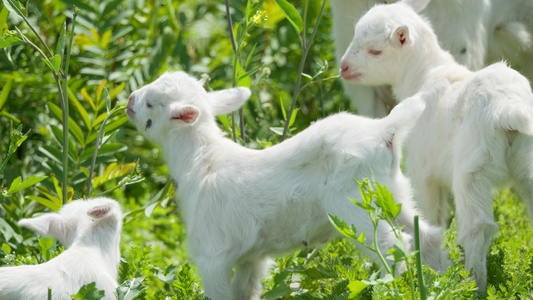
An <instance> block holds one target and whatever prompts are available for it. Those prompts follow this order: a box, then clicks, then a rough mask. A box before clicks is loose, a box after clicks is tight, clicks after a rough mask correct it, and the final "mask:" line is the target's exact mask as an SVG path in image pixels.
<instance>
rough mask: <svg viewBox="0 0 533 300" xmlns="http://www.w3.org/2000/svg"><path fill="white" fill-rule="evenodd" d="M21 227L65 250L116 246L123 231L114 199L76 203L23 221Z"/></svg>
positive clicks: (120, 214) (77, 201) (117, 206)
mask: <svg viewBox="0 0 533 300" xmlns="http://www.w3.org/2000/svg"><path fill="white" fill-rule="evenodd" d="M18 224H19V225H20V226H24V227H26V228H29V229H31V230H33V231H35V232H37V233H39V234H41V235H46V236H51V237H53V238H55V239H58V240H59V241H60V242H61V243H62V244H63V245H64V246H65V247H66V248H69V247H70V246H72V245H73V244H81V245H87V244H89V245H91V246H92V245H95V244H100V245H103V244H106V245H108V244H110V243H117V245H118V243H119V241H120V233H121V229H122V213H121V210H120V206H119V205H118V203H117V202H116V201H115V200H113V199H108V198H94V199H90V200H76V201H72V202H70V203H68V204H66V205H64V206H63V207H62V208H61V210H59V212H57V213H46V214H43V215H40V216H38V217H35V218H32V219H22V220H20V221H19V223H18Z"/></svg>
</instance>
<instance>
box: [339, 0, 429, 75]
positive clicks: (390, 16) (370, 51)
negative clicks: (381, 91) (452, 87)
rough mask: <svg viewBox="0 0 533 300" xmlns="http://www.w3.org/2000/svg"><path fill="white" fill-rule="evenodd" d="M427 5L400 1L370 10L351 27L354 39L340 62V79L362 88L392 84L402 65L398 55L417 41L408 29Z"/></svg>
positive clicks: (425, 3) (422, 2)
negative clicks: (362, 86) (359, 85)
mask: <svg viewBox="0 0 533 300" xmlns="http://www.w3.org/2000/svg"><path fill="white" fill-rule="evenodd" d="M427 3H429V0H418V1H417V0H411V1H405V0H404V1H400V2H398V3H395V4H392V5H381V4H378V5H376V6H374V7H372V8H371V9H370V10H369V11H368V12H367V13H366V14H365V15H364V16H363V17H361V19H360V20H359V22H357V24H356V25H355V34H354V38H353V40H352V42H351V44H350V46H349V47H348V49H347V50H346V52H345V54H344V55H343V57H342V59H341V68H340V73H341V75H342V77H343V78H344V79H345V80H347V81H349V82H352V83H356V84H362V85H383V84H391V83H393V82H392V81H394V78H397V77H399V76H401V73H400V72H401V68H400V65H401V64H402V63H404V62H402V61H401V57H402V56H403V55H401V54H400V53H401V52H402V51H413V47H412V46H413V45H414V42H415V40H416V39H417V36H416V33H414V32H410V30H409V28H410V27H412V26H413V24H414V22H417V21H419V20H420V18H419V16H417V12H419V11H421V10H422V9H424V8H425V6H426V5H427ZM398 11H401V13H398Z"/></svg>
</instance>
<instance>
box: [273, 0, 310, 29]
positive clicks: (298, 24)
mask: <svg viewBox="0 0 533 300" xmlns="http://www.w3.org/2000/svg"><path fill="white" fill-rule="evenodd" d="M275 1H276V3H277V4H278V6H279V7H280V8H281V11H283V14H284V15H285V17H286V18H287V20H289V22H291V24H292V26H294V28H295V29H296V30H297V31H298V32H299V33H301V32H302V30H303V28H304V25H303V21H302V17H301V16H300V14H299V13H298V11H297V10H296V8H295V7H294V5H292V4H290V3H289V2H287V1H286V0H275Z"/></svg>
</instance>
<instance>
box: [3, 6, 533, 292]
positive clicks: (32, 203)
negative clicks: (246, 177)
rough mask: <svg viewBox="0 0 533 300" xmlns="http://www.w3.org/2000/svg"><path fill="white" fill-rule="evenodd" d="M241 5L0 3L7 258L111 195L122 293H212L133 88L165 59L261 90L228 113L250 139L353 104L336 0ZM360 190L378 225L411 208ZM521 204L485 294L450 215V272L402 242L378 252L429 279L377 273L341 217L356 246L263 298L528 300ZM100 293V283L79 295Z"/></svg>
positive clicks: (18, 261)
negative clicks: (43, 227)
mask: <svg viewBox="0 0 533 300" xmlns="http://www.w3.org/2000/svg"><path fill="white" fill-rule="evenodd" d="M229 4H230V6H231V7H229V11H230V15H229V17H230V19H231V20H232V22H233V25H234V27H233V31H230V30H229V29H228V22H227V20H228V16H227V14H226V10H225V7H224V4H223V2H222V1H207V0H191V1H178V0H165V1H163V0H155V1H147V0H135V1H126V0H102V1H88V0H62V1H21V2H19V1H16V0H3V1H2V5H0V35H1V36H0V87H1V90H0V163H1V166H0V244H2V251H0V262H1V265H6V266H16V265H22V264H37V263H42V262H45V261H47V260H50V259H52V258H53V257H55V256H56V255H58V254H59V253H61V251H63V248H62V247H61V246H60V245H58V244H57V243H56V242H52V240H50V239H46V238H39V237H36V236H35V234H34V233H32V232H30V231H29V230H27V229H22V228H20V227H19V226H18V225H17V222H18V221H19V220H20V219H22V218H28V217H32V216H34V215H37V214H40V213H43V212H48V211H55V210H59V209H60V208H61V206H62V205H63V203H65V202H68V201H70V200H71V199H75V198H80V197H93V196H98V195H102V194H105V195H108V196H110V197H113V198H116V199H117V200H118V201H119V202H120V203H121V206H122V208H123V211H124V227H123V234H122V242H121V248H122V257H123V260H122V262H121V264H120V269H119V285H120V287H119V288H118V289H117V293H116V294H117V297H118V299H165V298H167V299H202V298H203V293H202V286H201V281H200V278H199V276H198V272H197V270H196V269H195V266H194V264H192V263H191V261H190V257H189V255H188V253H187V247H186V236H185V233H186V229H185V225H184V224H183V220H182V217H181V215H180V207H179V204H178V203H175V202H173V201H171V199H172V198H173V197H174V195H175V191H176V187H174V185H173V184H172V182H171V180H169V178H168V171H167V168H166V166H165V163H164V161H163V158H162V154H161V151H160V150H159V149H158V148H157V147H154V145H152V144H151V143H150V142H148V141H146V140H145V139H144V138H143V137H142V136H141V135H140V134H139V133H138V132H137V130H136V129H135V128H134V126H133V125H132V124H130V123H129V122H128V119H127V116H126V114H125V113H124V110H123V109H124V107H125V103H126V102H127V99H128V95H129V93H131V92H132V91H133V90H135V89H137V88H139V87H141V86H143V85H145V84H146V83H148V82H151V81H152V80H154V79H155V78H157V77H158V76H159V75H160V74H162V73H163V72H165V71H168V70H184V71H186V72H188V73H190V74H192V75H194V76H196V77H198V78H204V79H206V88H207V89H208V90H218V89H222V88H228V87H231V86H234V85H239V86H248V87H250V88H251V89H252V91H253V93H252V97H251V99H250V100H249V101H248V102H247V103H246V104H245V105H244V106H243V109H242V111H241V113H240V114H239V116H238V117H237V116H234V117H233V116H231V115H230V116H219V117H218V120H219V124H220V126H221V128H222V129H223V130H225V131H226V132H228V133H233V136H235V137H236V140H238V142H242V143H244V144H245V145H246V147H249V148H256V149H261V148H264V147H267V146H270V145H275V144H277V143H279V142H280V141H281V140H282V139H283V138H285V137H288V136H290V135H292V134H296V133H297V132H299V131H301V130H303V129H304V128H306V127H307V126H309V124H310V123H311V122H313V121H315V120H317V119H319V118H322V117H325V116H327V115H329V114H333V113H336V112H338V111H342V110H348V109H350V103H349V102H348V101H347V100H346V99H345V98H344V97H343V92H342V88H341V84H340V81H339V80H337V79H338V75H337V73H338V72H337V70H336V66H335V64H334V57H333V55H334V53H335V51H334V47H333V44H332V42H331V37H330V30H331V25H332V24H331V22H332V18H331V12H330V11H329V7H328V2H327V1H320V0H298V1H286V0H258V1H256V0H250V1H247V0H235V1H229ZM231 35H233V36H234V38H235V49H234V47H233V43H232V42H231ZM353 109H357V108H353ZM235 120H238V121H239V123H240V124H239V126H238V128H235V127H236V126H234V125H233V124H234V123H235ZM233 128H235V129H233ZM284 131H285V132H284ZM178 188H179V187H178ZM355 188H357V187H356V186H354V189H355ZM360 191H361V192H362V195H363V202H361V203H357V205H360V206H361V207H363V208H365V209H367V210H368V212H369V214H370V216H371V218H372V219H373V220H374V221H377V220H381V221H384V220H385V221H386V222H390V223H391V224H393V225H395V224H394V218H395V217H396V216H397V214H398V212H399V210H400V209H401V207H400V206H399V205H396V204H395V203H394V201H393V199H392V196H391V195H390V194H388V193H387V192H386V190H385V189H383V187H380V186H379V185H377V184H373V185H371V184H370V182H368V181H363V182H362V183H361V185H360ZM524 211H525V209H524V207H523V206H522V205H521V204H519V202H518V201H517V199H516V198H514V196H513V195H512V194H511V193H509V192H504V193H502V194H500V195H498V196H497V197H496V204H495V215H496V216H497V222H498V224H499V225H500V226H501V231H500V233H499V234H498V236H497V237H496V240H495V241H494V243H493V245H492V248H491V251H490V253H489V256H488V269H489V288H488V291H487V293H486V294H481V295H478V294H476V293H475V285H474V282H473V281H472V280H470V279H469V273H468V272H466V271H464V269H463V266H462V262H461V250H460V248H459V247H458V246H457V245H456V243H455V240H456V229H455V226H454V223H452V225H451V227H450V229H449V230H448V231H447V242H446V247H447V248H449V249H450V251H451V257H452V259H453V260H454V265H453V266H452V267H451V268H450V269H449V270H448V271H447V272H446V273H444V274H436V273H434V272H433V271H432V270H430V269H428V268H427V267H425V266H424V267H423V268H422V269H421V271H420V269H417V270H416V271H415V270H414V265H415V263H414V260H413V259H412V253H408V251H406V250H405V249H404V248H403V246H402V244H401V243H398V244H397V247H396V248H395V249H394V250H393V251H392V252H390V253H383V254H382V255H383V256H386V255H389V256H391V260H392V261H397V262H399V261H403V260H408V265H409V266H410V268H411V269H410V270H409V271H408V272H406V273H409V274H412V275H413V276H415V275H420V276H422V278H421V279H423V281H415V280H414V279H413V278H411V277H410V276H409V275H408V274H404V275H402V276H398V277H393V276H391V274H394V272H393V270H392V269H391V270H390V272H389V276H385V277H381V276H380V269H379V267H378V265H377V264H376V263H374V262H371V261H370V260H369V258H368V257H365V256H363V255H362V254H361V252H360V251H357V248H362V247H365V246H363V245H362V244H363V243H364V241H365V238H368V237H365V236H364V235H361V234H358V233H357V231H356V228H353V226H349V225H348V224H346V223H343V221H342V220H339V219H338V218H336V217H334V216H330V219H331V220H332V223H333V224H334V225H335V226H336V227H337V228H338V229H339V230H340V231H341V232H343V234H345V235H347V236H349V237H350V238H353V239H357V240H359V242H360V243H359V244H357V245H355V244H354V243H351V242H350V241H347V240H335V241H332V242H331V243H329V244H327V245H325V246H324V248H322V249H320V250H316V249H304V250H301V251H299V252H296V253H293V254H288V255H287V256H284V257H280V258H277V259H276V260H275V264H274V266H273V268H272V273H271V275H270V276H268V277H267V278H265V282H264V283H265V294H264V297H263V298H264V299H347V298H349V299H352V298H353V299H395V298H397V299H404V298H406V297H407V298H409V297H411V298H413V297H415V298H416V297H418V295H419V294H418V289H419V288H420V286H419V285H420V284H419V282H424V284H425V285H426V287H427V296H428V298H430V299H472V298H475V299H518V298H520V299H526V298H532V297H533V289H532V288H531V287H532V286H533V278H532V275H531V274H532V273H533V272H532V271H533V250H532V249H531V247H530V246H529V245H533V232H532V230H531V226H530V222H529V221H528V220H527V218H526V216H525V213H524ZM399 229H400V228H397V230H399ZM369 246H370V247H372V245H369ZM374 250H375V251H378V249H374ZM424 284H422V285H424ZM413 285H414V288H415V289H416V290H415V292H413ZM101 295H102V294H101V291H98V290H97V288H96V287H95V286H94V284H93V285H90V284H88V285H87V286H85V287H84V288H82V289H81V290H80V291H79V293H77V295H76V296H74V297H77V298H75V299H84V298H89V299H99V298H98V297H101Z"/></svg>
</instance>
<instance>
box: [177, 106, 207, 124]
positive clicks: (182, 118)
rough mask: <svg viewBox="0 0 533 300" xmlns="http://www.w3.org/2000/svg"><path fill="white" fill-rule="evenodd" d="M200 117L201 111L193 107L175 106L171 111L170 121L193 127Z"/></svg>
mask: <svg viewBox="0 0 533 300" xmlns="http://www.w3.org/2000/svg"><path fill="white" fill-rule="evenodd" d="M198 116H200V110H198V108H197V107H195V106H192V105H187V106H174V107H172V108H171V110H170V119H171V120H173V121H179V122H183V123H185V124H188V125H193V124H194V123H196V121H197V120H198Z"/></svg>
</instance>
